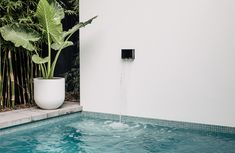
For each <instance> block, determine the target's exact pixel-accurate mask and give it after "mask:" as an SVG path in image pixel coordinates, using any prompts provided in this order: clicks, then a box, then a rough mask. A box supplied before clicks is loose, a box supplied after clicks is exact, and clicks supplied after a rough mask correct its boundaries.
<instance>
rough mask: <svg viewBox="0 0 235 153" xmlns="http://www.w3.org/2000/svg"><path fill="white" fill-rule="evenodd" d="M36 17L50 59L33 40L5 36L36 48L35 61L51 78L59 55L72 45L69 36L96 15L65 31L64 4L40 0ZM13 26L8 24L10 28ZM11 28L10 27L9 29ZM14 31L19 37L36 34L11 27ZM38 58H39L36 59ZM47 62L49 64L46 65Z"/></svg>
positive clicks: (30, 48)
mask: <svg viewBox="0 0 235 153" xmlns="http://www.w3.org/2000/svg"><path fill="white" fill-rule="evenodd" d="M36 17H37V19H38V21H39V22H38V23H37V24H39V25H40V26H41V38H46V40H47V45H48V49H47V52H48V57H46V59H49V60H48V61H46V60H42V59H45V58H42V57H40V58H39V54H38V52H37V51H36V50H35V49H34V48H33V47H32V43H31V42H32V40H29V41H20V40H18V41H17V40H16V39H14V38H12V37H7V38H8V39H5V38H6V37H3V38H4V39H5V40H8V41H11V42H13V43H15V45H16V46H22V47H24V48H25V49H27V50H34V51H35V55H34V57H37V58H34V60H33V61H34V62H35V63H36V64H40V68H41V69H42V72H43V73H42V74H43V77H44V78H45V79H51V78H53V76H54V70H55V66H56V63H57V60H58V57H59V55H60V53H61V51H62V50H63V49H64V48H66V47H68V46H71V45H72V42H70V41H68V40H69V38H70V37H71V36H72V35H73V34H74V33H75V32H76V31H78V30H79V29H80V28H82V27H85V26H86V25H87V24H90V23H91V22H92V21H93V19H95V18H96V17H93V18H91V19H90V20H88V21H86V22H81V23H78V24H77V25H75V26H74V27H72V28H71V29H69V30H68V31H63V29H62V23H61V20H62V19H63V18H64V9H63V8H62V6H61V5H60V4H59V3H58V2H57V1H55V0H51V1H50V3H49V2H48V1H47V0H40V1H39V3H38V5H37V10H36ZM10 27H12V26H8V28H10ZM23 28H24V27H22V26H21V25H19V29H23ZM8 30H9V29H8ZM10 30H12V33H17V34H18V35H19V37H22V38H24V37H25V36H26V35H29V36H31V35H35V33H36V31H33V30H32V31H26V30H25V31H23V30H20V32H18V31H16V29H14V28H11V29H10ZM2 31H4V27H2V28H1V30H0V32H1V34H2V36H4V33H2ZM35 48H36V47H35ZM52 48H53V49H55V50H57V52H56V56H55V58H54V60H53V62H51V49H52ZM35 59H37V60H35ZM42 61H43V62H42ZM46 63H47V66H46V65H45V64H46Z"/></svg>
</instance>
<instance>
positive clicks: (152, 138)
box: [0, 113, 235, 153]
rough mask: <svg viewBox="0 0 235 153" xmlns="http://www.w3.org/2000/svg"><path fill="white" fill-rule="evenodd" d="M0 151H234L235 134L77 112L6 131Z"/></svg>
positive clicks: (85, 152) (213, 152)
mask: <svg viewBox="0 0 235 153" xmlns="http://www.w3.org/2000/svg"><path fill="white" fill-rule="evenodd" d="M81 114H82V113H81ZM0 152H1V153H11V152H12V153H27V152H35V153H43V152H58V153H235V134H225V133H216V132H208V131H200V130H190V129H182V128H176V127H175V128H173V127H166V126H159V125H156V124H147V123H140V122H123V123H120V122H119V121H115V120H110V119H102V118H95V117H86V116H82V115H79V114H78V115H77V116H76V117H74V116H73V117H72V118H69V117H67V118H65V119H63V120H59V121H56V122H48V123H46V124H45V123H44V124H42V125H39V126H37V127H28V128H25V129H22V130H18V131H16V132H11V133H8V134H3V135H1V136H0Z"/></svg>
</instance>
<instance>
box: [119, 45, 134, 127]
mask: <svg viewBox="0 0 235 153" xmlns="http://www.w3.org/2000/svg"><path fill="white" fill-rule="evenodd" d="M121 59H122V65H121V77H120V90H121V91H120V97H121V98H120V99H121V102H120V109H119V110H120V113H119V122H120V123H121V122H122V114H123V109H124V107H125V105H126V104H127V92H128V90H127V89H128V84H129V81H130V80H129V79H130V78H129V77H130V64H131V62H133V61H134V59H135V49H121Z"/></svg>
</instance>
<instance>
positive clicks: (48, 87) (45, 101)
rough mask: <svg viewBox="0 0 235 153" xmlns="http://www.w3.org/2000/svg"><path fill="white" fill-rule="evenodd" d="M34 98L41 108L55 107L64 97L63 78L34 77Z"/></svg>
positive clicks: (60, 103) (58, 105)
mask: <svg viewBox="0 0 235 153" xmlns="http://www.w3.org/2000/svg"><path fill="white" fill-rule="evenodd" d="M33 81H34V100H35V103H36V104H37V105H38V106H39V107H40V108H42V109H56V108H58V107H60V106H61V105H62V104H63V102H64V99H65V79H64V78H56V77H55V78H53V79H43V78H34V80H33Z"/></svg>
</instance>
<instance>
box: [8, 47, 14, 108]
mask: <svg viewBox="0 0 235 153" xmlns="http://www.w3.org/2000/svg"><path fill="white" fill-rule="evenodd" d="M8 62H9V79H10V86H9V87H10V90H11V94H10V95H9V97H10V101H11V106H12V107H13V108H14V107H15V78H14V73H13V66H12V55H11V50H9V51H8Z"/></svg>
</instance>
